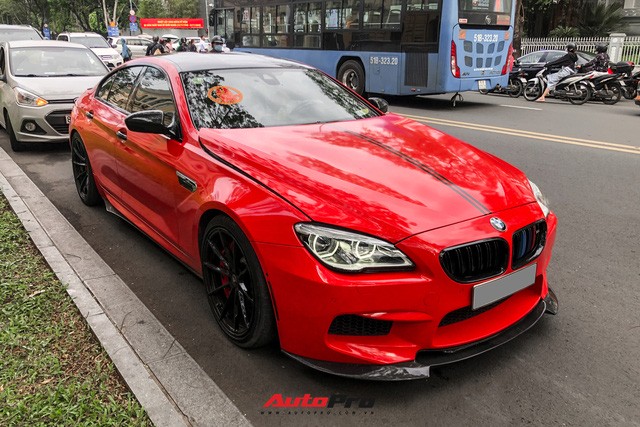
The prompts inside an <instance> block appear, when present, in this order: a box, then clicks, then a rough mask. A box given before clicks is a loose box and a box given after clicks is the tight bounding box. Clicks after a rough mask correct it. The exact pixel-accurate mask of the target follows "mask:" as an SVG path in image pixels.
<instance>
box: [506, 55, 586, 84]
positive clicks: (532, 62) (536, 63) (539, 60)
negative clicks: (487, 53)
mask: <svg viewBox="0 0 640 427" xmlns="http://www.w3.org/2000/svg"><path fill="white" fill-rule="evenodd" d="M566 53H567V51H566V50H538V51H536V52H531V53H527V54H526V55H523V56H521V57H520V58H518V59H517V60H516V63H515V64H514V68H518V69H520V71H523V72H524V73H525V74H526V78H527V79H530V78H532V77H535V75H536V73H537V72H538V71H540V69H541V68H542V67H544V66H545V64H546V63H547V62H551V61H554V60H556V59H558V58H560V57H561V56H563V55H564V54H566ZM576 53H577V54H578V62H577V63H576V64H577V65H584V64H586V63H587V62H589V61H591V60H592V59H593V58H594V57H595V54H593V53H589V52H580V51H579V52H576Z"/></svg>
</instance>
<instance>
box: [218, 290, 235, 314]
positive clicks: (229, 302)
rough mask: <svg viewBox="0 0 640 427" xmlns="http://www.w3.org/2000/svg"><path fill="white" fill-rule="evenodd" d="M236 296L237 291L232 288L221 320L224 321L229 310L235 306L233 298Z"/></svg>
mask: <svg viewBox="0 0 640 427" xmlns="http://www.w3.org/2000/svg"><path fill="white" fill-rule="evenodd" d="M234 294H235V289H234V288H231V293H230V294H229V296H228V297H227V301H226V302H225V303H224V307H223V308H222V312H221V313H220V320H224V318H225V316H226V315H227V312H228V311H229V309H230V308H231V307H232V306H233V298H234Z"/></svg>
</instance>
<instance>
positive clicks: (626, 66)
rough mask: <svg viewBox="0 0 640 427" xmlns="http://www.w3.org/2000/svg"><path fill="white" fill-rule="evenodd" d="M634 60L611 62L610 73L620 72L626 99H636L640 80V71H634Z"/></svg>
mask: <svg viewBox="0 0 640 427" xmlns="http://www.w3.org/2000/svg"><path fill="white" fill-rule="evenodd" d="M633 67H634V64H633V62H626V61H623V62H614V63H611V64H609V73H611V74H616V73H617V74H620V77H619V79H618V80H619V81H620V86H621V88H622V96H624V97H625V98H626V99H634V98H635V97H636V91H637V90H638V82H640V71H637V72H635V73H634V72H633Z"/></svg>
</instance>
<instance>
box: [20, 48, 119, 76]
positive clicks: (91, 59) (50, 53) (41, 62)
mask: <svg viewBox="0 0 640 427" xmlns="http://www.w3.org/2000/svg"><path fill="white" fill-rule="evenodd" d="M10 61H11V73H12V74H13V75H14V76H16V77H61V76H102V75H104V74H106V73H107V71H108V70H107V68H106V67H105V66H104V64H103V63H102V61H100V59H99V58H98V57H97V56H96V55H95V54H94V53H93V52H91V51H90V50H88V49H79V48H67V47H29V48H26V47H25V48H17V49H11V59H10Z"/></svg>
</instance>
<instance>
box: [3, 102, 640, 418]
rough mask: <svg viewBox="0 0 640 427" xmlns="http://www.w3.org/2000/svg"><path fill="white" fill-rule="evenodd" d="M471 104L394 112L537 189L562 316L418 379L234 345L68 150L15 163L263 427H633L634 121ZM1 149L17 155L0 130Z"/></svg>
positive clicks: (191, 284) (637, 199) (180, 275)
mask: <svg viewBox="0 0 640 427" xmlns="http://www.w3.org/2000/svg"><path fill="white" fill-rule="evenodd" d="M465 98H466V101H465V102H464V103H462V104H458V107H456V108H455V109H454V108H451V107H450V103H449V102H448V97H444V96H439V97H432V98H422V99H413V100H409V101H402V100H393V102H392V107H391V110H392V111H394V112H398V113H402V114H406V115H410V116H412V117H414V118H420V120H423V121H425V122H429V123H431V124H432V125H433V126H434V127H436V128H438V129H441V130H444V131H445V132H448V133H450V134H453V135H455V136H457V137H458V138H460V139H463V140H466V141H468V142H470V143H472V144H473V145H476V146H478V147H480V148H482V149H484V150H487V151H489V152H491V153H493V154H495V155H497V156H499V157H502V158H504V159H505V160H507V161H509V162H511V163H514V164H515V165H517V166H518V167H520V168H521V169H522V170H524V171H525V172H526V173H527V174H528V175H529V176H530V178H531V179H532V180H533V181H535V182H536V183H538V184H539V186H540V187H541V188H542V190H543V192H545V194H546V195H547V196H548V198H549V199H550V200H551V203H552V207H553V209H554V210H555V211H556V213H557V214H558V216H559V217H560V226H559V232H558V237H557V241H556V247H555V253H554V260H553V262H552V265H551V266H550V280H551V282H552V286H553V287H554V289H555V290H556V293H557V294H558V296H559V298H560V304H561V305H560V314H559V315H558V316H555V317H545V318H544V319H543V320H542V321H541V323H539V324H538V325H537V326H536V327H535V328H534V329H533V330H532V331H530V332H529V333H527V334H526V335H525V336H522V337H520V338H518V339H517V340H516V341H514V342H511V343H509V344H507V345H506V346H504V347H502V348H499V349H497V350H495V351H492V352H490V353H489V354H485V355H483V356H480V357H477V358H474V359H472V360H469V361H465V362H461V363H458V364H456V365H452V366H449V367H445V368H440V369H436V370H434V372H433V374H434V375H433V377H432V378H430V379H429V380H426V381H418V382H408V383H407V382H404V383H372V382H360V381H352V380H345V379H341V378H336V377H331V376H327V375H324V374H320V373H317V372H314V371H311V370H309V369H307V368H304V367H302V366H300V365H299V364H297V363H295V362H293V361H291V360H289V359H287V358H286V357H285V356H283V355H281V354H280V352H279V351H278V349H277V348H275V347H272V348H266V349H261V350H259V351H251V352H249V351H244V350H241V349H238V348H236V347H234V346H233V345H231V344H230V343H229V342H228V341H227V340H226V339H225V338H224V337H223V336H222V333H221V332H219V330H218V327H217V325H216V324H215V321H214V319H213V318H212V316H211V314H210V312H209V308H208V305H207V302H206V297H205V293H204V289H203V287H202V284H201V283H200V281H199V280H198V279H197V278H196V277H194V276H193V275H192V274H191V273H189V272H188V271H187V270H186V269H185V268H183V267H182V266H181V265H180V264H178V263H177V262H175V261H174V260H173V259H172V258H171V257H169V256H168V255H167V254H166V253H165V252H163V251H162V250H161V249H159V248H158V247H157V246H156V245H155V244H153V243H151V242H150V241H149V240H148V239H146V238H145V237H143V236H142V235H141V234H139V233H138V232H137V231H136V230H135V229H133V228H132V227H130V226H129V225H127V224H126V223H125V222H123V221H122V220H120V219H118V218H117V217H115V216H112V215H110V214H107V213H106V212H105V211H104V210H103V209H100V208H95V209H92V208H87V207H85V206H84V205H82V204H81V202H80V201H79V199H78V198H77V196H76V193H75V188H74V186H73V181H72V177H71V169H70V162H69V152H68V150H67V149H65V148H64V147H57V148H53V149H43V150H37V151H31V152H27V153H20V154H13V153H12V156H13V158H14V160H15V161H16V162H17V163H18V164H19V165H21V167H22V168H23V169H24V170H25V171H26V172H27V174H28V175H29V176H30V178H31V179H32V180H33V181H34V182H35V183H36V184H37V185H38V186H40V188H41V189H42V190H43V192H44V193H45V194H46V195H47V196H48V197H49V198H50V199H51V200H52V201H53V203H54V204H55V205H56V206H57V207H58V209H60V211H61V212H62V213H63V214H64V215H65V216H66V217H67V218H68V220H69V221H70V222H71V224H73V225H74V226H75V227H76V228H77V229H78V231H80V233H81V234H82V235H83V236H84V237H85V239H86V240H87V241H88V242H89V243H90V244H91V245H92V246H93V247H94V248H95V249H96V251H97V252H98V253H99V254H100V255H101V256H102V257H103V258H104V259H105V261H107V262H108V263H109V264H110V265H111V266H112V267H113V269H114V270H115V271H116V272H117V273H118V274H119V275H120V276H121V277H122V279H123V280H124V281H125V282H126V283H127V284H128V285H129V286H130V287H131V289H132V290H133V291H134V292H135V293H136V294H137V295H138V297H139V298H140V299H141V300H142V301H143V302H144V303H145V304H147V306H148V307H149V308H150V309H151V310H152V312H153V313H154V314H155V315H156V317H158V319H159V320H160V321H161V322H162V323H163V324H164V325H165V327H166V328H167V329H168V330H169V331H170V332H171V333H172V334H173V335H174V336H175V337H176V338H177V339H178V341H179V342H180V343H181V344H182V346H183V347H184V348H185V349H186V350H187V351H188V352H189V353H190V354H191V356H192V357H193V358H194V359H195V360H196V361H197V362H198V363H199V364H200V365H201V366H202V368H203V369H204V370H205V371H206V372H207V373H208V374H209V375H210V376H211V377H212V378H213V379H214V380H215V381H216V382H217V383H218V384H219V386H220V387H221V388H222V389H223V390H224V391H225V392H226V393H227V394H228V396H229V397H230V398H231V399H232V400H233V401H234V402H235V403H236V405H237V406H238V407H239V408H240V410H241V411H242V412H243V413H245V414H246V416H247V417H248V418H249V420H250V421H252V422H253V423H254V424H256V425H317V424H321V423H322V424H326V423H328V424H333V425H337V424H339V425H387V424H390V423H393V424H398V425H400V424H419V425H423V424H429V425H455V426H458V425H469V424H478V425H507V424H524V423H532V424H538V425H539V424H558V425H562V424H566V425H577V426H583V425H598V426H599V425H621V426H622V425H624V426H629V425H640V405H638V402H639V401H640V385H639V384H640V381H639V380H640V358H639V357H638V355H639V354H640V315H639V314H638V313H640V292H639V291H638V289H639V287H640V244H639V243H638V242H640V210H639V208H638V206H640V185H638V183H639V182H640V138H639V137H638V134H639V130H640V108H638V107H637V106H635V105H633V103H632V102H630V101H621V102H620V103H619V104H617V105H615V106H604V105H599V104H588V105H584V106H572V105H568V104H566V103H562V102H556V101H550V102H547V103H546V104H542V105H541V104H533V103H527V102H526V101H524V100H523V99H522V98H520V99H516V100H514V99H510V98H507V97H501V96H491V95H490V96H482V95H478V94H467V95H465ZM523 107H524V108H523ZM529 108H535V109H533V110H530V109H529ZM479 125H481V126H479ZM0 146H2V147H3V148H4V149H5V150H6V151H8V152H11V151H10V148H9V144H8V141H7V138H6V135H5V134H4V133H1V134H0ZM194 387H197V385H195V384H194ZM274 393H282V394H283V395H285V396H302V395H304V394H305V393H309V394H311V395H312V396H329V395H331V394H334V393H340V394H343V395H347V396H349V397H361V398H373V399H375V406H374V407H373V409H366V410H364V409H355V410H354V411H352V412H345V411H344V410H342V411H341V410H339V409H338V410H337V411H333V412H332V413H331V414H327V413H323V414H313V413H311V414H307V413H304V414H300V413H298V414H297V415H296V414H291V415H289V414H282V413H281V414H278V415H276V414H270V415H269V414H267V413H265V414H263V413H261V412H262V411H261V407H262V405H263V404H264V403H265V402H266V401H267V400H268V399H269V397H271V396H272V395H273V394H274ZM353 412H355V414H354V413H353ZM371 412H373V413H371Z"/></svg>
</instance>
